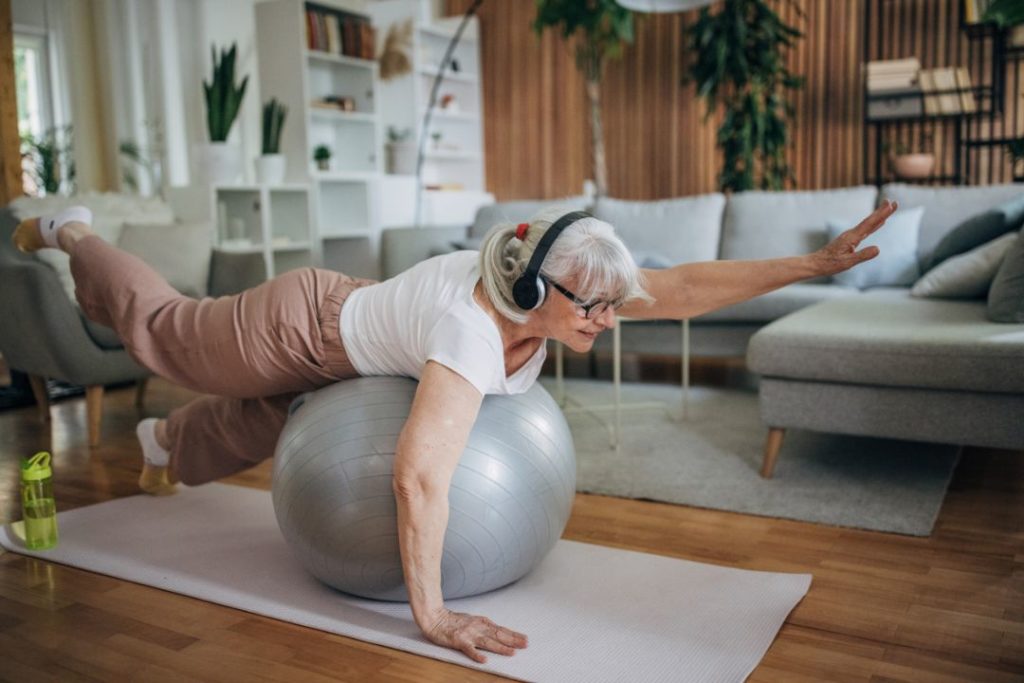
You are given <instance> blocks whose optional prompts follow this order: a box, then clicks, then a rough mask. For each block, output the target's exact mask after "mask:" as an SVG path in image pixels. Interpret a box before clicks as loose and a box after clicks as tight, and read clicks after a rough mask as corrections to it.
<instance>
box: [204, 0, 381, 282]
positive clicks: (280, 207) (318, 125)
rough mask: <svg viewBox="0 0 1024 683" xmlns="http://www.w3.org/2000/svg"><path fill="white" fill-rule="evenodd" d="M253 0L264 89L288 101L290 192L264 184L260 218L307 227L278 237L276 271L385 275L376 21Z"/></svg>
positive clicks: (326, 7) (286, 228)
mask: <svg viewBox="0 0 1024 683" xmlns="http://www.w3.org/2000/svg"><path fill="white" fill-rule="evenodd" d="M254 8H255V13H256V49H257V54H258V61H259V89H260V96H261V97H262V99H263V100H264V101H266V100H268V99H270V98H271V97H276V98H277V99H278V100H280V101H281V102H282V103H283V104H284V105H285V106H286V107H288V117H287V119H286V121H285V125H284V128H283V131H282V136H281V153H282V154H283V155H284V156H285V158H286V160H287V169H286V172H285V181H284V182H285V183H286V184H287V186H288V187H289V190H285V189H284V188H260V190H259V191H260V193H261V194H260V197H259V199H260V203H261V205H260V209H261V210H260V213H259V215H260V220H263V221H266V222H267V223H268V229H269V228H270V227H272V228H273V230H277V231H279V232H286V233H289V234H290V233H292V232H301V231H302V230H303V229H305V235H304V236H302V237H301V238H300V237H295V238H293V239H292V240H291V241H290V242H288V243H287V244H285V243H284V241H283V237H282V236H281V235H276V236H275V235H270V237H271V239H272V240H273V239H275V238H276V240H277V241H276V242H273V241H272V242H271V243H270V244H269V245H268V246H267V249H266V250H265V251H264V252H263V253H264V259H265V261H266V265H267V274H268V277H269V276H272V275H274V274H277V273H279V272H281V268H282V267H283V268H289V267H295V264H298V263H309V264H313V265H318V266H323V267H326V268H331V269H334V270H340V271H344V272H346V273H348V274H351V275H354V276H358V277H370V278H375V277H378V275H379V272H378V267H379V266H378V264H379V258H378V256H377V255H378V252H379V235H380V221H379V219H378V204H379V196H380V195H379V192H380V187H379V186H380V180H381V173H382V159H381V151H382V148H383V140H382V137H381V122H380V111H379V105H378V84H379V68H378V65H377V62H376V61H375V59H374V58H373V57H374V56H375V54H376V47H375V42H376V38H375V32H374V27H373V25H372V23H371V19H370V17H369V16H366V15H363V14H358V13H354V12H351V11H349V10H348V9H346V7H345V6H343V5H341V4H335V3H332V2H330V1H329V0H321V1H320V2H305V1H304V0H269V1H267V2H260V3H256V4H255V6H254ZM320 145H324V146H326V147H328V148H329V149H330V150H331V158H330V160H329V164H328V166H327V168H320V167H319V166H318V164H317V162H315V161H314V159H313V151H314V149H316V148H317V147H318V146H320ZM298 188H302V191H303V192H304V193H305V194H304V196H305V201H300V200H299V199H297V198H296V197H297V196H298V195H299V190H298ZM223 191H224V188H221V189H220V190H218V193H220V194H221V195H223ZM248 192H249V195H248V197H247V201H251V200H252V199H253V198H254V196H255V195H254V194H253V192H255V190H252V189H249V190H248ZM289 192H291V194H288V193H289ZM238 201H240V200H238ZM236 203H237V202H236ZM250 221H251V222H253V223H254V224H255V219H250ZM279 226H280V227H279ZM295 226H298V227H295ZM266 234H268V235H269V233H266ZM275 244H277V245H278V246H274V245H275Z"/></svg>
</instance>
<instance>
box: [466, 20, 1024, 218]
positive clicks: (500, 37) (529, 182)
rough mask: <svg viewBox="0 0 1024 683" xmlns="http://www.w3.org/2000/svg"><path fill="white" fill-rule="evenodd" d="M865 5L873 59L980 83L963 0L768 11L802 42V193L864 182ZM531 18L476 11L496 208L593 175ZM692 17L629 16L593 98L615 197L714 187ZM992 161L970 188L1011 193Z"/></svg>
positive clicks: (548, 41) (585, 142) (795, 138)
mask: <svg viewBox="0 0 1024 683" xmlns="http://www.w3.org/2000/svg"><path fill="white" fill-rule="evenodd" d="M867 1H870V2H881V3H882V5H883V10H882V12H881V16H880V17H877V18H876V20H877V21H883V22H886V26H887V30H886V31H885V35H886V38H885V44H884V45H882V46H881V56H884V57H902V56H908V55H912V54H916V55H918V56H919V58H920V59H921V61H922V64H923V65H924V66H925V68H930V67H933V66H945V65H956V64H970V65H971V68H972V78H973V79H974V81H975V83H983V82H987V80H986V78H985V72H984V69H985V68H986V64H985V58H986V56H987V54H990V52H989V53H986V54H982V52H983V50H982V49H981V47H983V46H984V45H987V44H988V43H989V42H990V41H977V40H975V41H971V40H969V39H968V38H967V37H966V36H965V35H964V33H963V32H962V31H961V30H960V28H959V14H958V12H959V4H958V3H959V2H960V0H841V1H839V0H795V2H788V1H787V2H776V3H775V6H776V8H777V10H778V11H779V12H780V14H781V15H782V16H783V17H784V18H785V20H786V21H787V22H788V23H790V24H792V25H796V26H797V27H798V28H799V29H800V30H802V31H803V32H804V34H805V37H804V39H803V40H801V41H799V42H798V44H797V47H796V48H795V49H794V50H792V51H791V54H790V55H789V64H790V68H791V69H792V70H793V71H794V72H795V73H797V74H800V75H803V76H805V78H806V85H805V87H804V89H803V90H802V91H799V93H798V94H797V95H796V96H795V97H794V104H795V107H796V119H795V121H794V122H793V123H792V124H791V127H790V131H791V135H792V141H791V144H790V155H789V158H790V163H791V164H792V166H793V169H794V172H795V174H796V178H797V182H796V187H798V188H802V189H814V188H826V187H842V186H848V185H855V184H860V183H862V182H864V180H865V178H867V177H868V176H870V175H872V173H871V171H872V169H873V166H872V164H873V157H871V156H870V155H869V159H868V167H867V168H865V166H864V147H863V143H864V135H865V127H864V125H863V123H862V121H863V102H862V92H861V91H862V83H861V61H862V58H863V57H862V52H863V49H864V38H863V36H864V16H865V11H864V10H865V5H864V3H865V2H867ZM469 4H470V0H448V7H447V8H448V12H449V13H451V14H456V13H460V12H462V11H464V10H465V9H466V7H468V5H469ZM535 11H536V10H535V3H534V2H533V1H532V0H488V1H487V2H485V3H484V4H483V6H482V7H481V10H480V22H481V30H482V33H483V70H484V74H483V77H484V110H485V115H486V126H487V127H486V131H485V145H486V153H487V180H488V186H489V189H490V190H491V191H492V192H494V193H495V194H496V195H497V197H498V198H499V199H513V198H527V197H537V198H553V197H559V196H563V195H568V194H574V193H578V192H579V191H580V189H581V187H582V183H583V180H584V178H586V177H589V176H590V173H589V168H590V161H589V159H590V143H589V128H588V119H587V113H586V100H585V96H584V93H583V82H582V79H581V78H580V76H579V74H578V72H577V70H576V67H575V62H574V58H573V52H572V46H571V45H567V44H566V43H565V42H564V41H563V40H562V39H561V38H560V37H556V36H555V34H554V33H553V32H551V31H548V32H547V33H545V35H544V36H543V38H538V37H537V36H536V35H535V34H534V33H533V31H532V29H531V28H530V24H531V22H532V21H533V19H534V16H535ZM695 17H696V12H689V13H686V14H665V15H643V16H639V15H638V22H637V40H636V42H635V44H634V45H633V46H630V47H629V48H627V49H626V51H625V53H624V54H623V57H622V59H621V60H619V61H616V62H612V63H611V64H610V65H609V67H608V70H607V72H606V75H605V79H604V81H603V93H602V96H603V113H604V123H605V138H606V139H605V144H606V146H607V158H608V171H609V173H608V176H609V191H610V194H611V195H612V196H616V197H623V198H629V199H653V198H663V197H673V196H683V195H691V194H697V193H701V192H710V191H714V190H715V189H716V187H717V183H716V176H717V174H718V172H719V163H720V162H719V159H718V154H717V151H716V149H715V130H716V128H717V125H718V120H717V118H712V119H711V120H708V121H705V117H704V105H703V103H702V102H700V101H699V100H697V99H696V97H695V94H694V89H693V86H692V85H685V86H684V85H681V80H682V77H683V73H684V70H685V69H684V65H683V56H684V53H685V52H686V48H685V40H684V37H683V29H684V27H686V26H688V25H689V24H690V23H692V22H693V21H694V19H695ZM872 23H873V24H874V23H875V21H873V22H872ZM870 34H872V35H873V34H874V31H873V32H870ZM878 49H879V46H878V45H877V39H874V40H873V42H872V43H871V50H872V52H871V54H880V53H879V52H878V51H877V50H878ZM1015 74H1016V75H1015ZM1007 78H1008V87H1007V106H1008V107H1013V106H1015V104H1014V102H1012V100H1013V98H1014V96H1016V98H1017V100H1019V99H1020V93H1021V92H1022V91H1024V84H1022V83H1021V82H1020V80H1021V79H1020V69H1019V68H1017V69H1015V68H1014V64H1012V63H1011V65H1010V68H1009V69H1008V77H1007ZM1018 109H1019V108H1018ZM1018 109H1014V110H1012V113H1011V110H1009V109H1008V117H1016V118H1021V116H1024V112H1019V111H1018ZM924 125H925V126H935V124H933V123H928V124H924ZM972 125H975V124H972ZM976 125H977V126H978V127H979V129H978V130H977V131H975V132H976V133H977V134H988V132H989V131H988V128H989V127H990V126H989V124H987V123H985V122H979V123H978V124H976ZM919 130H920V127H919V126H909V125H908V126H904V127H902V128H900V129H899V132H898V135H899V136H900V139H905V140H907V141H910V140H912V139H913V138H914V137H915V136H916V135H917V134H918V131H919ZM936 130H937V134H936V144H937V147H938V149H937V150H936V151H937V152H938V153H939V155H940V158H944V159H945V163H946V164H947V165H949V164H951V158H952V157H951V151H952V150H951V145H952V125H951V124H940V125H938V126H937V127H936ZM1017 130H1024V126H1021V127H1019V128H1017ZM1001 131H1002V129H1001V128H996V129H995V130H994V131H993V132H994V133H995V134H1000V133H1001ZM1002 132H1005V131H1002ZM972 134H974V133H972ZM870 151H871V150H870V149H869V152H870ZM992 154H997V155H999V159H1000V160H1002V156H1001V153H999V152H998V150H997V151H996V152H994V153H993V152H989V151H988V150H983V151H982V152H981V153H979V154H978V155H977V156H978V161H975V160H973V158H972V162H971V163H972V165H974V166H976V167H978V168H979V169H980V168H982V167H983V168H984V169H985V171H984V172H983V173H982V174H981V175H980V176H979V177H971V178H969V182H972V183H987V182H994V181H1001V180H1009V170H1008V166H1007V167H1006V168H1004V169H1002V171H1000V172H1001V173H1002V175H999V173H996V172H993V173H989V172H988V170H987V168H988V166H987V164H988V161H987V159H988V157H989V156H991V155H992ZM997 165H998V164H997ZM997 171H998V169H997Z"/></svg>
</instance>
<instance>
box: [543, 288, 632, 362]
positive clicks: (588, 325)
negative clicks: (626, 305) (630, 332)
mask: <svg viewBox="0 0 1024 683" xmlns="http://www.w3.org/2000/svg"><path fill="white" fill-rule="evenodd" d="M558 284H560V285H561V286H562V287H564V288H565V289H568V290H569V291H571V292H575V291H577V289H576V287H577V284H578V283H577V280H576V278H571V279H569V280H567V281H566V282H559V283H558ZM547 289H548V295H547V298H546V299H545V301H544V304H543V305H542V306H541V307H540V308H539V309H537V316H538V322H540V323H541V324H542V325H543V326H544V327H545V328H546V331H547V334H546V336H547V337H549V338H551V339H557V340H558V341H560V342H561V343H563V344H565V345H566V346H568V347H569V348H570V349H572V350H573V351H576V352H577V353H584V352H586V351H589V350H590V349H591V347H593V345H594V340H595V339H597V335H598V334H600V333H601V332H603V331H604V330H607V329H610V328H612V327H613V326H614V325H615V309H614V308H613V307H611V306H609V307H608V308H607V310H605V311H604V312H603V313H601V314H600V315H597V316H595V317H593V318H591V319H587V318H586V317H584V316H583V311H582V309H581V308H580V306H579V305H578V304H576V303H574V302H573V301H572V299H570V298H569V297H568V295H566V294H564V293H562V292H561V291H559V289H558V288H557V287H554V286H552V285H550V284H549V285H548V288H547Z"/></svg>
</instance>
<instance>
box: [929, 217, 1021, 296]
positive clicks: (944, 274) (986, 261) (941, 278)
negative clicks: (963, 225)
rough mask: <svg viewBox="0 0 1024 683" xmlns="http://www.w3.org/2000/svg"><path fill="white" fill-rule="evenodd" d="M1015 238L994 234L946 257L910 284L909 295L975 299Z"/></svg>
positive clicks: (983, 289) (987, 284)
mask: <svg viewBox="0 0 1024 683" xmlns="http://www.w3.org/2000/svg"><path fill="white" fill-rule="evenodd" d="M1016 239H1017V234H1016V233H1012V232H1011V233H1010V234H1008V235H1003V236H1002V237H997V238H996V239H994V240H992V241H991V242H988V243H987V244H983V245H981V246H980V247H976V248H974V249H971V250H970V251H968V252H967V253H966V254H959V255H957V256H954V257H952V258H949V259H946V260H945V261H943V262H942V263H940V264H939V265H937V266H935V267H934V268H932V269H931V270H929V271H928V272H927V273H925V274H924V276H923V277H922V278H921V279H920V280H918V281H917V282H916V283H914V286H913V288H912V289H911V290H910V294H911V296H917V297H925V298H933V299H975V298H979V297H984V296H985V295H986V294H987V293H988V290H989V287H991V286H992V279H993V278H995V276H996V272H997V271H998V270H999V265H1000V264H1001V263H1002V262H1003V257H1004V256H1006V252H1007V251H1008V250H1009V248H1010V245H1011V244H1013V241H1014V240H1016Z"/></svg>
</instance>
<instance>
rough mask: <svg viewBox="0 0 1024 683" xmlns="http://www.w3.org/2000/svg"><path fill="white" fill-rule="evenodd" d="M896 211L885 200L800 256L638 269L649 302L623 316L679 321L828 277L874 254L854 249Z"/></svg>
mask: <svg viewBox="0 0 1024 683" xmlns="http://www.w3.org/2000/svg"><path fill="white" fill-rule="evenodd" d="M894 211H896V204H895V203H891V202H886V203H885V204H883V205H882V206H881V207H880V208H878V209H877V210H875V212H874V213H872V214H871V215H870V216H868V217H867V218H865V219H864V220H863V221H861V222H860V223H859V224H858V225H857V226H856V227H853V228H851V229H849V230H847V231H846V232H844V233H843V234H841V235H839V237H837V238H835V239H834V240H832V242H830V243H829V244H827V245H826V246H824V247H822V248H821V249H819V250H818V251H816V252H814V253H812V254H807V255H805V256H791V257H788V258H777V259H765V260H759V261H706V262H702V263H684V264H682V265H679V266H675V267H674V268H668V269H665V270H644V271H643V273H644V277H645V278H646V281H647V286H646V289H647V292H648V293H649V294H650V295H651V296H652V297H653V298H654V303H652V304H647V303H644V302H642V301H638V302H631V303H627V304H626V305H625V306H623V307H622V308H621V309H619V314H620V315H622V316H624V317H627V318H647V319H663V320H664V319H670V320H682V319H683V318H694V317H696V316H698V315H702V314H704V313H709V312H710V311H714V310H716V309H719V308H723V307H725V306H729V305H731V304H736V303H739V302H741V301H746V300H747V299H752V298H754V297H755V296H759V295H761V294H766V293H767V292H770V291H772V290H775V289H778V288H780V287H784V286H786V285H789V284H792V283H794V282H799V281H800V280H806V279H808V278H812V277H821V276H826V275H834V274H836V273H840V272H842V271H844V270H847V269H849V268H852V267H853V266H855V265H857V264H858V263H863V262H864V261H868V260H870V259H873V258H874V257H876V256H878V247H867V248H865V249H861V250H860V251H857V246H858V245H859V244H860V243H861V241H863V240H864V238H865V237H867V236H868V235H870V234H871V233H873V232H875V231H876V230H878V229H879V228H880V227H882V225H883V224H884V223H885V220H886V219H887V218H888V217H889V216H891V215H892V214H893V212H894Z"/></svg>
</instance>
